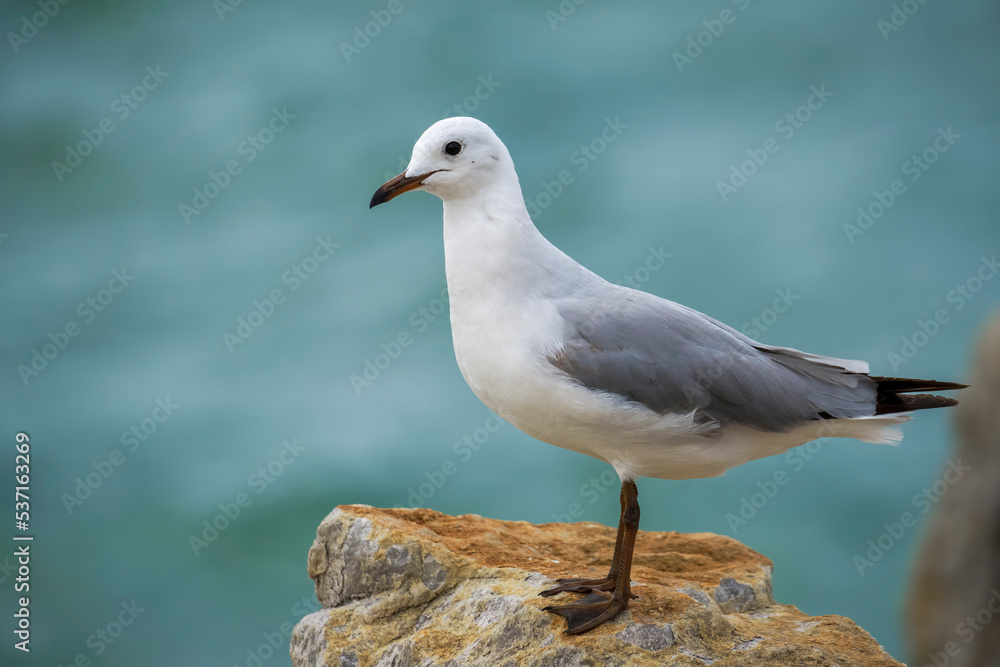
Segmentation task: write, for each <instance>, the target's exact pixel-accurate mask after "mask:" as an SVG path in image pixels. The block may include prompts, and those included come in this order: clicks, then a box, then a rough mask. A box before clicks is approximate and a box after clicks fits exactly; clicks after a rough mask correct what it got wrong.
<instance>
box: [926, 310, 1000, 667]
mask: <svg viewBox="0 0 1000 667" xmlns="http://www.w3.org/2000/svg"><path fill="white" fill-rule="evenodd" d="M972 366H973V370H972V377H971V378H969V380H968V383H969V384H970V385H972V386H971V387H970V388H969V389H964V390H962V391H961V392H960V393H959V394H958V395H957V398H958V399H959V401H960V403H959V405H958V407H957V408H955V425H956V430H957V433H958V438H957V442H956V446H955V451H954V452H953V453H952V455H951V458H950V461H949V463H948V464H945V465H944V466H943V468H944V471H947V470H948V468H949V464H955V463H958V462H960V467H959V466H953V467H958V468H959V469H962V468H968V470H966V471H964V472H963V474H962V477H961V478H959V479H958V480H957V481H955V483H954V484H949V485H948V486H947V490H946V493H944V495H943V496H942V497H941V500H940V502H939V503H938V504H937V506H936V507H935V508H934V513H933V514H932V516H931V520H930V525H929V526H928V529H927V533H926V536H925V537H924V541H923V544H922V545H921V547H920V555H919V556H918V558H917V565H916V570H915V572H914V575H913V581H912V583H911V587H910V599H909V604H908V605H907V616H908V618H907V630H908V633H907V634H908V635H909V651H910V655H911V656H912V659H913V664H914V665H925V664H929V665H940V666H941V667H945V666H947V667H980V666H982V665H997V664H1000V317H996V318H994V320H993V322H992V323H991V324H990V325H989V326H988V327H987V328H986V330H985V331H984V333H983V336H982V338H981V339H980V341H979V345H978V348H977V350H976V352H975V357H974V360H973V364H972ZM944 471H943V472H942V476H941V479H942V480H944V481H945V482H947V481H948V479H947V477H946V476H945V475H946V474H947V472H944ZM952 474H953V475H954V473H952Z"/></svg>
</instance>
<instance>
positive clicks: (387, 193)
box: [368, 171, 436, 208]
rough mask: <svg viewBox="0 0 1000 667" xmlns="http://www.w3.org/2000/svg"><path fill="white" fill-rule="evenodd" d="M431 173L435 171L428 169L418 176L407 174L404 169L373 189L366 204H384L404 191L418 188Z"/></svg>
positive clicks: (372, 206) (374, 205)
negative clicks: (369, 202)
mask: <svg viewBox="0 0 1000 667" xmlns="http://www.w3.org/2000/svg"><path fill="white" fill-rule="evenodd" d="M433 173H436V172H434V171H430V172H427V173H426V174H421V175H419V176H407V175H406V172H405V171H404V172H403V173H402V174H400V175H399V176H396V177H395V178H392V179H389V180H388V181H386V182H385V183H383V184H382V185H381V186H380V187H379V189H378V190H376V191H375V194H374V195H372V203H371V204H370V205H369V206H368V208H375V207H376V206H378V205H379V204H384V203H385V202H387V201H389V200H390V199H392V198H393V197H395V196H396V195H401V194H403V193H404V192H409V191H410V190H414V189H416V188H419V187H420V186H421V185H423V184H424V179H425V178H427V177H428V176H430V175H431V174H433Z"/></svg>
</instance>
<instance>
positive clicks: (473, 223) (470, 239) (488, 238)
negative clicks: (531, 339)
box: [444, 180, 596, 310]
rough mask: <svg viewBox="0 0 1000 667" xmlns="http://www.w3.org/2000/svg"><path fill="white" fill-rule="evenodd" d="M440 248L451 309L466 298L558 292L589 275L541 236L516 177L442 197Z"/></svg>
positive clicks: (511, 297)
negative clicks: (485, 188) (470, 193)
mask: <svg viewBox="0 0 1000 667" xmlns="http://www.w3.org/2000/svg"><path fill="white" fill-rule="evenodd" d="M444 250H445V272H446V274H447V278H448V292H449V295H450V299H451V301H452V305H453V310H454V307H455V306H459V307H461V306H462V305H465V304H463V302H464V301H466V298H468V299H473V298H474V299H477V300H483V299H500V300H504V301H506V300H509V299H531V298H533V297H534V298H538V297H552V296H561V295H563V294H566V293H568V292H569V291H570V290H572V289H574V288H575V287H579V285H580V280H581V277H582V276H581V274H589V275H591V276H593V274H590V272H589V271H587V270H586V269H585V268H583V267H582V266H580V265H579V264H577V263H576V262H575V261H573V260H572V259H571V258H570V257H568V256H567V255H566V254H565V253H563V252H562V251H561V250H559V249H558V248H556V247H555V246H554V245H552V244H551V243H549V241H548V240H547V239H546V238H545V237H544V236H542V234H541V233H540V232H539V231H538V229H537V228H536V227H535V225H534V223H533V222H532V221H531V217H530V216H529V215H528V211H527V210H526V209H525V206H524V199H523V198H522V196H521V190H520V187H519V186H518V185H517V182H516V180H515V182H514V184H513V187H510V186H508V187H503V186H500V187H496V188H491V189H490V190H489V192H487V193H483V192H480V193H478V194H477V196H474V197H468V198H457V199H449V200H447V201H445V202H444ZM594 277H595V278H596V276H594ZM583 280H584V282H586V279H583Z"/></svg>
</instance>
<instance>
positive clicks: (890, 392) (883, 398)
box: [869, 375, 969, 415]
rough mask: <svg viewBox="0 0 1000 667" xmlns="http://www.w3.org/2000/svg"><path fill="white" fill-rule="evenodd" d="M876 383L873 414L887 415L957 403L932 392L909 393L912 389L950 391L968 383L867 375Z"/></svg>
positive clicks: (943, 406)
mask: <svg viewBox="0 0 1000 667" xmlns="http://www.w3.org/2000/svg"><path fill="white" fill-rule="evenodd" d="M869 377H871V379H872V380H874V381H875V383H876V391H877V394H876V395H875V414H877V415H887V414H893V413H896V412H912V411H913V410H929V409H930V408H947V407H951V406H952V405H958V401H956V400H955V399H954V398H948V397H946V396H936V395H934V394H911V393H910V392H913V391H950V390H952V389H965V388H966V387H968V386H969V385H966V384H958V383H957V382H938V381H937V380H917V379H912V378H890V377H878V376H875V375H872V376H869Z"/></svg>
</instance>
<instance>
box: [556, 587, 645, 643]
mask: <svg viewBox="0 0 1000 667" xmlns="http://www.w3.org/2000/svg"><path fill="white" fill-rule="evenodd" d="M627 607H628V600H627V599H624V600H619V599H618V598H616V597H611V598H609V597H607V596H605V595H602V594H600V593H592V594H591V595H588V596H587V597H585V598H582V599H580V600H579V601H577V602H573V603H571V604H561V605H551V606H548V607H544V608H543V609H542V611H547V612H551V613H553V614H558V615H560V616H562V617H563V618H565V619H566V626H567V627H566V634H568V635H578V634H581V633H583V632H586V631H587V630H593V629H594V628H596V627H597V626H598V625H600V624H602V623H604V622H605V621H609V620H611V619H612V618H614V617H615V616H617V615H618V614H619V613H621V612H622V611H625V609H626V608H627Z"/></svg>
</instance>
